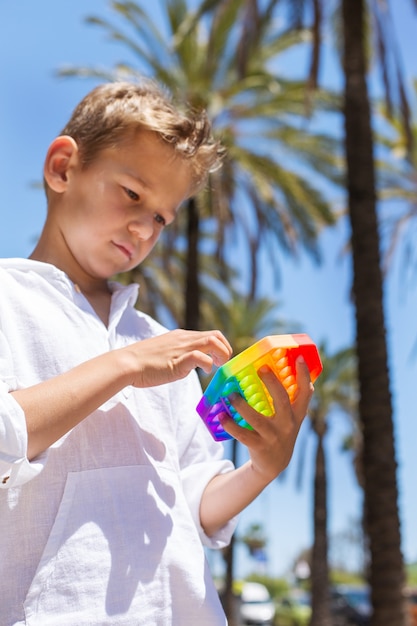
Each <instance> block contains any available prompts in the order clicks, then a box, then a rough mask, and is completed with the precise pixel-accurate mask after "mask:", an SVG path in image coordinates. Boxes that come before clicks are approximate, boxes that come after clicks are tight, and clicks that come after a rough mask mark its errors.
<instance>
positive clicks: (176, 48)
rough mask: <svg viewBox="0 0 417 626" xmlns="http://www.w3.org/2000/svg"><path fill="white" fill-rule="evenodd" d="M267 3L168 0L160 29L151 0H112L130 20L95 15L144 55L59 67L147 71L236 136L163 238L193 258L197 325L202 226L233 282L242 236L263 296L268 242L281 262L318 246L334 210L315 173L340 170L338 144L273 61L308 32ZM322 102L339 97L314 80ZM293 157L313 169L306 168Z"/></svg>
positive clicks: (109, 75)
mask: <svg viewBox="0 0 417 626" xmlns="http://www.w3.org/2000/svg"><path fill="white" fill-rule="evenodd" d="M261 4H262V8H260V7H259V6H258V2H257V1H255V0H211V1H209V0H205V1H203V2H201V4H200V5H199V6H198V7H197V8H196V9H195V10H194V11H192V10H191V11H190V10H188V7H187V3H186V2H185V1H184V0H167V2H166V3H165V8H166V24H165V25H164V27H165V30H164V32H162V31H161V30H160V29H159V28H158V26H157V24H156V22H154V21H153V20H152V19H151V17H150V15H151V14H150V11H149V10H148V12H147V11H146V10H144V9H143V8H142V5H144V3H139V2H136V3H135V2H127V1H125V2H113V3H112V7H113V10H114V11H115V14H116V17H117V18H118V19H119V21H120V23H122V24H123V27H122V26H121V27H118V26H117V27H116V26H114V25H113V24H112V23H110V22H108V21H106V20H104V19H101V18H99V17H90V18H88V22H89V23H90V24H94V25H97V26H99V27H101V28H102V29H103V30H104V31H105V32H106V33H107V34H108V35H109V37H110V38H111V39H113V40H116V41H118V42H123V44H124V45H125V46H126V49H127V50H129V51H130V52H131V53H132V54H133V56H134V58H135V65H134V66H132V64H128V63H118V64H117V65H116V66H115V68H114V70H102V69H100V68H99V69H97V68H92V69H89V68H81V69H80V68H67V69H66V70H62V71H61V75H67V76H68V75H78V76H80V75H81V76H94V77H100V78H102V79H103V78H104V79H107V80H114V79H116V78H119V79H120V78H133V79H137V78H138V77H139V78H140V75H141V74H142V73H143V72H145V73H147V74H150V75H151V76H153V77H155V78H157V79H158V80H159V81H161V82H162V83H164V84H166V85H167V86H168V87H169V88H170V90H171V91H172V92H173V93H174V94H175V95H176V97H177V99H178V100H180V101H182V102H184V103H187V104H188V105H191V106H192V107H195V108H201V107H203V108H205V109H206V110H207V111H208V114H209V117H210V118H211V120H212V122H213V128H214V132H215V134H216V135H218V136H220V137H221V138H222V140H223V143H224V144H225V146H226V147H227V149H228V158H227V160H226V161H225V164H224V167H223V168H222V170H221V171H219V172H217V173H216V174H214V175H213V176H212V177H211V181H210V185H209V191H208V192H207V193H205V194H201V195H199V196H198V197H197V198H193V199H191V200H190V201H189V202H188V203H187V206H186V207H185V211H184V212H183V219H182V220H181V219H180V220H179V221H178V224H177V230H176V231H175V236H174V237H169V238H168V240H167V241H165V244H169V243H170V244H171V245H175V246H176V247H178V246H181V249H182V250H183V251H184V255H185V256H184V258H185V259H186V260H187V262H186V265H185V268H184V269H185V277H186V280H185V285H184V293H185V319H184V320H183V325H185V326H187V327H190V328H199V327H200V326H201V316H200V304H201V284H200V272H201V269H202V263H201V256H200V254H201V238H202V232H203V231H204V230H205V229H207V228H210V229H211V232H214V233H215V234H216V236H215V240H214V241H213V248H212V250H213V255H214V254H215V255H216V258H217V259H218V260H219V263H220V265H219V267H220V268H223V274H224V276H223V279H224V280H223V282H225V283H227V281H228V279H229V277H228V275H227V271H226V270H227V264H226V265H224V264H222V261H224V260H225V259H226V260H227V258H229V260H230V259H231V252H230V251H231V249H233V250H234V249H235V248H234V247H233V246H231V245H230V242H231V241H235V240H237V239H239V240H241V241H242V242H243V245H244V246H245V249H244V250H243V252H242V255H245V256H248V258H249V259H250V263H251V266H250V274H249V277H248V284H249V285H250V294H251V296H252V297H254V296H255V295H256V284H257V276H258V264H259V254H260V250H261V244H263V250H265V249H266V250H267V251H268V253H269V257H268V262H270V263H271V266H272V267H273V268H274V269H279V255H278V254H277V250H278V249H279V248H281V249H283V250H284V251H288V252H290V253H295V252H296V250H297V249H298V248H299V247H300V245H301V246H303V247H304V248H305V249H307V250H309V251H310V252H311V254H313V255H314V256H315V258H318V248H317V234H318V232H319V229H320V227H321V226H323V225H325V224H329V223H332V222H333V221H334V215H333V213H332V211H331V209H330V207H329V204H328V202H327V201H326V199H325V197H324V195H323V193H322V192H321V191H320V190H319V186H318V185H317V186H314V185H312V184H311V182H309V179H310V178H311V174H314V175H315V177H317V176H318V177H320V178H321V179H323V177H326V178H327V179H331V180H333V181H334V182H340V169H339V167H338V160H337V145H336V143H335V142H334V141H333V140H332V139H331V138H329V137H327V136H324V135H323V134H314V133H308V132H307V131H308V129H307V128H306V124H305V121H306V107H305V89H304V84H303V82H300V81H293V80H288V79H286V78H284V77H281V76H279V75H278V74H277V72H276V70H275V69H274V68H276V67H277V61H278V60H279V55H280V54H281V53H284V52H286V51H287V50H288V49H289V48H290V47H292V46H294V45H296V44H301V43H303V42H304V39H305V32H297V33H294V32H292V31H285V30H282V31H279V30H277V26H276V23H277V22H276V20H274V19H273V18H274V17H275V16H276V7H277V5H278V0H269V2H268V3H266V4H265V3H261ZM249 52H250V54H249ZM138 68H140V71H139V70H138ZM315 105H316V106H317V107H320V108H321V109H323V110H331V109H332V108H333V109H334V107H336V106H337V105H338V100H337V99H336V98H335V97H334V96H333V95H332V94H329V93H328V92H325V91H320V90H317V93H316V94H315ZM296 163H298V164H300V163H301V164H302V167H303V168H304V170H307V171H308V172H310V176H307V175H305V174H304V173H301V169H300V165H297V166H296V165H295V164H296ZM277 244H278V246H277ZM247 252H248V253H249V254H247ZM229 265H230V263H229ZM231 265H233V264H231ZM276 273H277V274H278V272H276Z"/></svg>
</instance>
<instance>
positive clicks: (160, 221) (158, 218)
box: [154, 213, 166, 226]
mask: <svg viewBox="0 0 417 626" xmlns="http://www.w3.org/2000/svg"><path fill="white" fill-rule="evenodd" d="M154 219H155V221H156V222H158V224H160V226H165V224H166V220H165V218H164V217H162V215H160V214H159V213H155V215H154Z"/></svg>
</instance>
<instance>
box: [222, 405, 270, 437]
mask: <svg viewBox="0 0 417 626" xmlns="http://www.w3.org/2000/svg"><path fill="white" fill-rule="evenodd" d="M229 400H230V403H231V404H232V406H233V408H234V409H235V410H236V411H237V412H238V413H239V415H241V417H243V419H244V420H245V421H246V422H247V423H248V424H249V426H251V427H252V428H253V430H254V431H256V432H261V431H262V429H265V428H268V425H267V422H268V420H270V419H271V417H272V416H270V417H269V416H266V415H262V413H258V411H256V410H255V409H254V408H253V407H251V406H250V405H249V404H248V403H247V402H246V400H245V399H244V398H242V396H240V395H239V394H238V393H233V394H231V395H230V396H229ZM232 421H233V420H232ZM237 428H238V429H239V431H237V430H236V428H234V427H233V433H230V434H233V436H235V434H234V433H235V432H236V433H237V434H239V432H240V431H242V430H246V431H247V430H248V429H247V428H244V427H242V426H239V425H237ZM249 432H253V431H252V430H249ZM243 436H245V435H243ZM236 438H237V437H236ZM239 441H240V439H239Z"/></svg>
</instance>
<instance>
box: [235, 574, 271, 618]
mask: <svg viewBox="0 0 417 626" xmlns="http://www.w3.org/2000/svg"><path fill="white" fill-rule="evenodd" d="M240 599H241V604H240V619H241V622H242V624H244V625H245V626H246V625H247V626H249V625H251V626H255V625H257V624H258V625H262V626H272V625H273V624H274V617H275V605H274V603H273V602H272V600H271V596H270V595H269V591H268V589H267V588H266V587H265V585H261V584H260V583H250V582H248V583H244V584H243V586H242V593H241V598H240Z"/></svg>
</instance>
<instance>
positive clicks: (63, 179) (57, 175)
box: [43, 135, 78, 193]
mask: <svg viewBox="0 0 417 626" xmlns="http://www.w3.org/2000/svg"><path fill="white" fill-rule="evenodd" d="M77 162H78V146H77V143H76V141H75V140H74V139H73V138H72V137H69V136H68V135H61V136H60V137H56V139H54V140H53V142H52V143H51V145H50V146H49V148H48V152H47V153H46V158H45V165H44V168H43V174H44V176H45V180H46V182H47V183H48V185H49V187H50V188H51V189H53V191H56V192H57V193H62V192H63V191H65V189H66V186H67V182H68V171H69V169H70V168H72V167H73V166H74V165H76V163H77Z"/></svg>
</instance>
